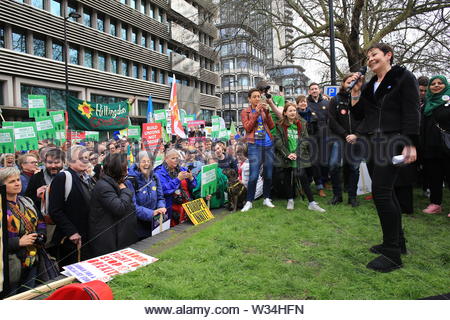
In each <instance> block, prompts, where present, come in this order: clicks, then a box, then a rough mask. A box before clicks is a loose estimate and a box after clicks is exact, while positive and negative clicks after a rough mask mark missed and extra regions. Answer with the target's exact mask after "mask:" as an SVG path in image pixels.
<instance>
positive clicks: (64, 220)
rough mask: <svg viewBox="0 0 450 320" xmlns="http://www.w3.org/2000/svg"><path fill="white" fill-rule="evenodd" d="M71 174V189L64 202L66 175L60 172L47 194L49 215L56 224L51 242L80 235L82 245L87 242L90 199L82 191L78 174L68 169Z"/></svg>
mask: <svg viewBox="0 0 450 320" xmlns="http://www.w3.org/2000/svg"><path fill="white" fill-rule="evenodd" d="M68 171H69V172H70V173H71V174H72V189H71V191H70V194H69V196H68V198H67V201H66V202H65V201H64V194H65V183H66V175H65V173H64V172H60V173H58V174H57V175H56V177H55V178H54V179H53V181H52V184H51V186H50V192H49V205H48V210H49V214H50V216H51V218H52V220H53V222H55V224H56V229H55V233H54V236H53V241H55V242H56V243H59V242H60V241H61V239H62V238H64V237H70V236H71V235H73V234H75V233H79V234H80V235H81V241H82V243H86V242H87V240H88V216H89V208H90V201H89V200H90V199H89V198H88V196H87V195H86V192H84V191H83V187H82V183H83V182H81V179H80V176H79V174H78V173H76V172H75V171H73V170H72V169H68Z"/></svg>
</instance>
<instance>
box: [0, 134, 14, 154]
mask: <svg viewBox="0 0 450 320" xmlns="http://www.w3.org/2000/svg"><path fill="white" fill-rule="evenodd" d="M0 153H14V129H0Z"/></svg>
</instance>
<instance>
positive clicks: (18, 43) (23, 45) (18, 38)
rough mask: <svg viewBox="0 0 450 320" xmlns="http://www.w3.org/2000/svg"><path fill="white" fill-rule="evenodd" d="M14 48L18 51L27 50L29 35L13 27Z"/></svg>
mask: <svg viewBox="0 0 450 320" xmlns="http://www.w3.org/2000/svg"><path fill="white" fill-rule="evenodd" d="M12 49H13V50H14V51H18V52H24V53H26V52H27V36H26V34H25V32H24V31H19V30H16V29H13V31H12Z"/></svg>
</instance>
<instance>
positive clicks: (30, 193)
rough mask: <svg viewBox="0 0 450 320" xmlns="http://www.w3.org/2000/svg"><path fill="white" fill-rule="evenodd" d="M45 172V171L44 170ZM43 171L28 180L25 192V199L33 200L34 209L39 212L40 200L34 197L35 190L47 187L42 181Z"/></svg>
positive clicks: (43, 180)
mask: <svg viewBox="0 0 450 320" xmlns="http://www.w3.org/2000/svg"><path fill="white" fill-rule="evenodd" d="M44 170H45V169H44ZM44 170H41V171H40V172H38V173H36V174H35V175H33V176H32V177H31V178H30V182H28V186H27V190H25V197H28V198H30V199H31V200H33V202H34V205H35V206H36V209H37V210H38V211H39V212H40V211H41V199H40V198H38V197H37V196H36V190H37V189H39V188H40V187H42V186H45V185H47V183H45V179H44Z"/></svg>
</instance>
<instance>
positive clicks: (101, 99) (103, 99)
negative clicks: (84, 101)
mask: <svg viewBox="0 0 450 320" xmlns="http://www.w3.org/2000/svg"><path fill="white" fill-rule="evenodd" d="M90 100H91V101H92V102H95V103H117V102H121V101H124V100H126V99H125V98H121V97H114V96H104V95H100V94H95V93H91V99H90Z"/></svg>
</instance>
